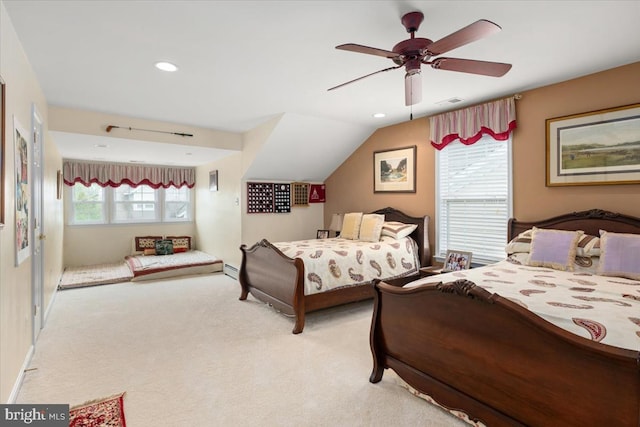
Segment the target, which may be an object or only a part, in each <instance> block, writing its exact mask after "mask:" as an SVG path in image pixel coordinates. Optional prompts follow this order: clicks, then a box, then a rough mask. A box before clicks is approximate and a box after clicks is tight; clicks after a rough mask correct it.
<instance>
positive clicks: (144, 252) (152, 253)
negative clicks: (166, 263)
mask: <svg viewBox="0 0 640 427" xmlns="http://www.w3.org/2000/svg"><path fill="white" fill-rule="evenodd" d="M154 246H155V243H154ZM142 254H143V255H155V254H156V248H155V247H154V248H153V249H151V248H147V249H145V250H144V251H143V252H142Z"/></svg>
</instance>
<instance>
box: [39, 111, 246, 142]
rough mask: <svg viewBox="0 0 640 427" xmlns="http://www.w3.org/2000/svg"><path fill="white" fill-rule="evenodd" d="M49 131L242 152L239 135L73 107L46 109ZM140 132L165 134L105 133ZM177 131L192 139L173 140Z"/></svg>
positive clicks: (179, 138)
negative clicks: (134, 129) (108, 129)
mask: <svg viewBox="0 0 640 427" xmlns="http://www.w3.org/2000/svg"><path fill="white" fill-rule="evenodd" d="M49 121H50V123H49V129H50V130H51V131H58V132H68V133H77V134H82V135H95V136H100V137H104V138H124V139H137V140H141V141H148V142H153V143H160V144H178V145H186V146H200V147H213V148H219V149H227V150H236V151H239V150H241V149H242V135H240V134H238V133H232V132H225V131H220V130H215V129H205V128H200V127H195V126H187V125H182V124H180V125H177V124H175V123H169V122H158V121H154V120H145V119H139V118H135V117H126V116H120V115H116V114H106V113H100V112H94V111H86V110H77V109H73V108H63V107H54V106H51V107H50V108H49ZM125 124H126V126H128V127H129V126H130V127H133V128H139V129H155V130H159V131H165V132H167V133H166V134H162V133H158V132H154V133H149V132H129V131H128V130H126V129H112V130H111V132H107V131H106V129H107V126H109V125H116V126H118V125H120V126H124V125H125ZM176 127H177V128H179V129H180V131H181V132H185V133H190V134H192V135H193V137H191V138H182V137H176V136H175V135H173V134H172V133H171V132H175V129H176Z"/></svg>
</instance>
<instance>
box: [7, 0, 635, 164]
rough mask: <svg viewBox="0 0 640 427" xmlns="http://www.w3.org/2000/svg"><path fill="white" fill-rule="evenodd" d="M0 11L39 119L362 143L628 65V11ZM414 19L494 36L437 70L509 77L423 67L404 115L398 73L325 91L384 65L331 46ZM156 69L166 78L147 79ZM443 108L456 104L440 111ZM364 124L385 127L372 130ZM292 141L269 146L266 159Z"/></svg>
mask: <svg viewBox="0 0 640 427" xmlns="http://www.w3.org/2000/svg"><path fill="white" fill-rule="evenodd" d="M2 1H3V3H4V5H5V7H6V9H7V11H8V13H9V16H10V18H11V21H12V22H13V25H14V27H15V29H16V32H17V33H18V36H19V38H20V41H21V43H22V45H23V47H24V49H25V51H26V54H27V57H28V58H29V61H30V62H31V64H32V66H33V68H34V70H35V73H36V75H37V78H38V80H39V82H40V84H41V85H42V89H43V91H44V93H45V96H46V98H47V100H48V102H49V104H50V105H56V106H63V107H72V108H80V109H86V110H91V111H98V112H106V113H113V114H118V115H124V116H129V117H137V118H143V119H151V120H159V121H167V122H172V123H182V124H185V125H193V126H198V127H204V128H212V129H219V130H226V131H231V132H245V131H247V130H250V129H252V128H254V127H255V126H257V125H259V124H261V123H264V122H265V121H266V120H268V119H269V118H273V117H274V116H276V115H278V114H282V113H285V116H286V114H295V115H298V116H309V117H313V118H318V119H321V120H333V121H340V122H345V123H346V124H348V125H349V126H358V127H361V128H362V129H363V130H369V131H363V134H365V135H366V134H368V133H370V130H371V129H375V128H378V127H382V126H387V125H390V124H395V123H399V122H403V121H406V120H408V119H409V117H410V114H411V113H413V116H414V117H422V116H427V115H433V114H435V113H438V112H441V111H446V110H451V109H454V108H460V107H462V106H465V105H471V104H475V103H478V102H482V101H486V100H491V99H495V98H499V97H502V96H508V95H512V94H514V93H517V92H521V91H525V90H528V89H533V88H536V87H540V86H544V85H548V84H551V83H555V82H559V81H564V80H568V79H571V78H574V77H578V76H582V75H586V74H591V73H594V72H598V71H602V70H605V69H609V68H613V67H616V66H620V65H625V64H629V63H633V62H637V61H639V60H640V25H639V24H638V22H639V20H640V2H639V1H612V0H607V1H541V0H540V1H538V0H536V1H479V0H477V1H391V0H378V1H327V0H323V1H268V0H267V1H189V0H182V1H151V0H150V1H117V0H112V1H94V0H92V1H78V0H73V1H58V0H50V1H29V0H2ZM415 10H419V11H421V12H423V13H424V15H425V20H424V22H423V23H422V25H421V27H420V29H419V30H418V32H417V33H416V37H425V38H429V39H431V40H433V41H436V40H438V39H440V38H442V37H444V36H446V35H448V34H450V33H452V32H454V31H456V30H458V29H460V28H462V27H464V26H467V25H469V24H470V23H472V22H475V21H476V20H478V19H488V20H490V21H493V22H495V23H497V24H499V25H500V26H501V27H502V31H501V32H499V33H497V34H494V35H492V36H489V37H487V38H484V39H482V40H479V41H476V42H473V43H471V44H469V45H466V46H463V47H460V48H458V49H455V50H453V51H451V52H448V53H446V56H451V57H459V58H466V59H479V60H487V61H496V62H506V63H511V64H513V68H512V69H511V71H509V73H507V74H506V75H505V76H504V77H501V78H493V77H484V76H477V75H471V74H464V73H456V72H451V71H443V70H434V69H432V68H430V67H429V66H423V68H422V76H423V83H422V89H423V100H422V102H421V103H420V104H418V105H414V106H413V109H412V110H411V108H410V107H406V106H405V105H404V70H402V69H398V70H393V71H390V72H386V73H381V74H377V75H375V76H371V77H369V78H367V79H364V80H361V81H359V82H356V83H353V84H351V85H348V86H345V87H343V88H340V89H337V90H335V91H331V92H328V91H327V89H328V88H330V87H333V86H335V85H338V84H340V83H343V82H346V81H348V80H351V79H354V78H356V77H360V76H362V75H365V74H369V73H372V72H374V71H377V70H380V69H382V68H387V67H390V66H392V65H394V64H393V63H392V62H391V61H390V60H388V59H386V58H382V57H377V56H371V55H365V54H359V53H353V52H345V51H340V50H336V49H335V46H336V45H339V44H343V43H357V44H362V45H366V46H371V47H377V48H381V49H385V50H391V49H392V48H393V46H394V45H395V44H396V43H397V42H399V41H401V40H404V39H406V38H408V37H409V35H408V34H407V33H406V31H405V29H404V27H403V26H402V25H401V23H400V18H401V16H402V15H403V14H404V13H406V12H410V11H415ZM159 60H166V61H170V62H173V63H175V64H177V65H178V66H179V67H180V69H179V71H178V72H176V73H164V72H160V71H158V70H156V69H155V68H154V66H153V64H154V63H155V62H156V61H159ZM451 98H460V99H462V100H463V101H462V102H460V103H457V104H450V103H447V102H445V103H442V101H445V100H448V99H451ZM377 112H384V113H386V117H385V118H383V119H374V118H373V117H372V114H373V113H377ZM325 130H326V129H325ZM304 131H305V132H306V133H307V134H314V135H317V136H321V135H322V132H323V131H324V130H323V129H322V126H319V127H318V128H315V129H305V130H304ZM72 138H73V137H72V136H68V138H66V137H65V136H64V135H63V134H58V135H56V136H55V138H54V140H56V141H57V143H59V146H60V147H62V148H61V152H62V154H63V157H74V156H73V150H74V147H76V146H75V145H74V144H73V139H72ZM295 139H296V138H283V142H281V143H280V146H279V147H278V149H279V150H280V151H283V152H286V149H287V147H288V146H290V147H293V146H294V145H295V144H296V143H299V142H296V141H294V140H295ZM297 139H298V140H299V138H297ZM362 142H363V141H361V140H360V141H351V142H349V144H350V147H349V149H348V150H346V151H345V152H344V153H342V154H343V155H344V156H348V155H349V154H350V153H351V152H352V151H353V150H355V148H357V146H358V145H359V144H361V143H362ZM291 144H293V145H291ZM93 145H95V144H92V146H93ZM128 147H131V145H129V146H128ZM164 148H167V149H169V148H171V147H169V146H168V145H167V146H165V147H164ZM76 149H77V147H76ZM180 149H181V150H182V152H181V153H180V155H184V147H180ZM323 149H325V150H330V149H332V147H331V145H327V146H326V147H322V144H320V147H315V146H314V147H313V150H315V151H313V152H312V157H314V158H315V159H316V160H317V161H323V160H324V159H325V158H327V159H331V160H330V161H333V162H337V163H336V164H335V165H330V166H328V167H327V168H326V169H327V170H330V171H331V170H333V169H332V167H335V166H337V165H339V164H340V163H341V161H342V160H344V158H342V159H336V158H335V156H331V155H330V156H323V155H322V154H321V150H323ZM309 150H311V147H309ZM157 151H158V152H160V150H157ZM145 153H146V157H147V158H148V157H149V151H148V150H145ZM167 153H168V155H169V156H171V155H172V154H171V151H170V150H169V151H167ZM167 153H165V154H167ZM121 154H122V153H121ZM218 154H220V153H218ZM125 157H127V158H129V159H130V158H131V156H125ZM175 157H176V155H174V158H175ZM194 157H196V156H194ZM199 158H200V159H201V160H202V161H203V163H204V161H205V160H208V158H207V157H206V156H204V155H203V156H201V157H199ZM106 160H108V159H106ZM287 160H289V161H291V160H295V159H291V158H289V159H287ZM118 161H120V160H118ZM147 161H148V162H149V163H151V162H153V163H162V161H161V160H159V159H158V160H157V161H155V160H154V159H147ZM290 163H291V162H290Z"/></svg>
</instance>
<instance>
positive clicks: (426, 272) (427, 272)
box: [420, 265, 442, 277]
mask: <svg viewBox="0 0 640 427" xmlns="http://www.w3.org/2000/svg"><path fill="white" fill-rule="evenodd" d="M440 273H442V266H441V265H430V266H429V267H422V268H421V269H420V277H428V276H435V275H437V274H440Z"/></svg>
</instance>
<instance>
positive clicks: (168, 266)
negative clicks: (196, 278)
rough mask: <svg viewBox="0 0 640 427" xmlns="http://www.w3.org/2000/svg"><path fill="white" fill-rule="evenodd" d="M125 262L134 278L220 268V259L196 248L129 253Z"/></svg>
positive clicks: (168, 275)
mask: <svg viewBox="0 0 640 427" xmlns="http://www.w3.org/2000/svg"><path fill="white" fill-rule="evenodd" d="M125 262H126V263H127V265H128V266H129V269H130V270H131V272H132V273H133V276H134V280H135V279H137V278H141V277H145V278H146V277H148V278H158V277H170V276H174V275H178V274H190V273H191V272H193V273H203V272H213V271H220V270H222V260H219V259H216V258H214V257H212V256H211V255H209V254H207V253H205V252H201V251H197V250H191V251H187V252H180V253H176V254H171V255H150V256H149V255H147V256H145V255H131V256H127V257H125Z"/></svg>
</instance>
